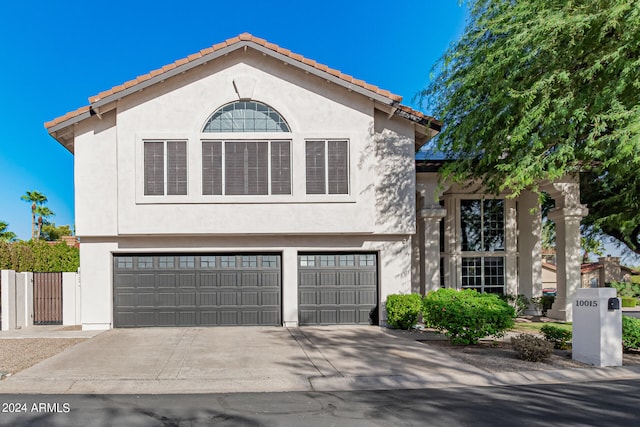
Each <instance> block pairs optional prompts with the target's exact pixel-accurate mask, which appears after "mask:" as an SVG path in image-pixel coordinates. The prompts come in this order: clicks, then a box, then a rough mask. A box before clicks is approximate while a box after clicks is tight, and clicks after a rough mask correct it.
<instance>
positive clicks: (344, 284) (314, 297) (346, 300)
mask: <svg viewBox="0 0 640 427" xmlns="http://www.w3.org/2000/svg"><path fill="white" fill-rule="evenodd" d="M298 292H299V304H300V306H299V323H300V324H301V325H335V324H369V323H374V324H377V320H375V319H377V313H375V310H377V304H378V296H377V295H378V268H377V257H376V254H371V253H349V254H343V253H340V254H326V253H325V254H300V255H298Z"/></svg>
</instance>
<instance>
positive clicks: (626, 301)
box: [620, 297, 638, 307]
mask: <svg viewBox="0 0 640 427" xmlns="http://www.w3.org/2000/svg"><path fill="white" fill-rule="evenodd" d="M620 299H621V300H622V306H623V307H635V306H636V304H637V302H638V300H637V299H636V297H620Z"/></svg>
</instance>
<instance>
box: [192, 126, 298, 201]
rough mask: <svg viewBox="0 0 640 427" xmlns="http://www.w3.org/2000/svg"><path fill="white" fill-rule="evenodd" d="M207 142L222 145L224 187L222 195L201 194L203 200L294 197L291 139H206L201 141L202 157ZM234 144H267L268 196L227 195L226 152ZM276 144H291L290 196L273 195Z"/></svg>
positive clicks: (290, 147) (201, 173)
mask: <svg viewBox="0 0 640 427" xmlns="http://www.w3.org/2000/svg"><path fill="white" fill-rule="evenodd" d="M207 142H216V143H220V144H221V169H222V176H221V183H222V184H221V185H222V193H221V194H201V196H202V197H203V198H211V197H221V196H224V197H265V196H270V197H280V196H282V197H291V196H292V195H293V165H292V163H293V141H292V139H291V138H259V139H253V138H251V139H250V138H242V139H223V138H205V139H201V140H200V153H201V154H200V156H201V158H202V157H203V156H202V147H203V144H204V143H207ZM234 142H249V143H252V142H255V143H264V144H267V193H266V194H227V192H226V190H227V188H226V186H227V176H226V161H227V156H226V150H227V143H234ZM274 142H287V143H288V144H289V193H288V194H286V193H285V194H272V191H273V190H272V185H271V184H272V178H273V176H272V165H271V155H272V147H273V143H274ZM203 168H204V163H203V161H201V164H200V177H201V179H202V175H203ZM202 193H204V188H203V189H202Z"/></svg>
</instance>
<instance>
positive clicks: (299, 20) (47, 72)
mask: <svg viewBox="0 0 640 427" xmlns="http://www.w3.org/2000/svg"><path fill="white" fill-rule="evenodd" d="M0 12H1V14H2V16H4V17H5V19H4V20H3V21H4V22H3V24H2V26H0V53H1V54H2V58H3V64H4V65H3V66H2V67H1V68H0V80H1V81H2V85H3V88H2V97H1V98H2V101H3V102H2V103H1V104H0V108H1V109H2V114H0V124H1V126H0V127H1V128H2V130H3V138H2V140H1V142H0V144H1V147H2V150H1V152H0V183H1V185H0V220H3V221H5V222H8V223H9V229H10V230H11V231H13V232H15V233H16V234H17V235H18V237H19V238H20V239H25V240H28V239H29V238H30V234H31V210H30V206H29V204H28V203H25V202H24V201H21V200H20V196H21V195H23V194H24V193H25V191H27V190H37V191H39V192H41V193H44V194H45V195H46V196H47V197H48V199H49V202H48V204H47V206H49V208H50V209H51V210H52V211H53V212H55V214H56V216H55V217H53V218H52V221H53V222H55V223H56V224H58V225H62V224H73V221H74V220H73V212H74V205H73V156H72V155H71V153H69V152H68V151H67V150H66V149H64V148H63V147H62V146H61V145H59V144H58V143H57V142H56V141H55V140H54V139H53V138H51V137H50V136H49V135H48V133H47V131H46V130H45V129H44V126H43V123H44V122H45V121H49V120H52V119H54V118H56V117H58V116H62V115H64V114H65V113H67V112H69V111H72V110H75V109H77V108H79V107H81V106H84V105H87V104H88V100H87V98H88V97H89V96H91V95H95V94H97V93H99V92H101V91H103V90H106V89H110V88H111V87H113V86H116V85H119V84H121V83H123V82H125V81H127V80H130V79H132V78H135V77H136V76H138V75H141V74H145V73H147V72H149V71H151V70H153V69H156V68H159V67H161V66H163V65H165V64H168V63H170V62H173V61H175V60H176V59H179V58H183V57H185V56H188V55H190V54H192V53H194V52H197V51H199V50H201V49H203V48H206V47H209V46H211V45H213V44H215V43H219V42H221V41H223V40H225V39H228V38H230V37H234V36H236V35H238V34H240V33H242V32H249V33H251V34H253V35H255V36H258V37H262V38H265V39H267V40H268V41H270V42H273V43H276V44H279V45H280V46H282V47H285V48H287V49H290V50H292V51H293V52H296V53H300V54H302V55H304V56H306V57H308V58H311V59H314V60H316V61H318V62H321V63H324V64H326V65H329V66H330V67H333V68H337V69H339V70H341V71H343V72H345V73H347V74H351V75H353V76H354V77H357V78H359V79H362V80H365V81H366V82H368V83H371V84H375V85H377V86H380V87H381V88H384V89H387V90H390V91H391V92H394V93H397V94H399V95H402V96H403V97H404V103H405V104H408V105H411V106H413V107H418V105H417V104H416V103H414V102H413V101H412V98H413V97H414V95H415V94H416V93H417V92H419V91H420V89H422V88H423V87H424V86H425V85H426V83H427V82H428V79H429V72H430V69H431V67H432V65H433V64H434V63H435V62H436V61H437V59H438V58H439V57H440V55H441V54H442V53H443V52H444V50H445V49H446V48H447V46H448V45H449V44H450V43H451V42H452V41H453V40H455V39H456V38H457V37H458V36H459V35H460V34H461V33H462V30H463V29H464V22H465V16H466V8H465V6H460V5H459V3H458V0H440V1H435V0H433V1H431V0H414V1H412V0H406V1H402V2H392V1H380V0H368V1H334V0H329V1H322V2H312V1H310V2H301V1H264V0H263V1H253V0H245V1H243V2H217V1H189V0H185V1H182V2H157V1H153V2H151V1H140V2H132V1H127V2H125V1H120V0H113V1H109V2H94V3H91V2H86V1H83V2H80V1H75V0H65V1H63V2H53V1H49V0H24V1H22V2H4V3H3V5H2V6H0Z"/></svg>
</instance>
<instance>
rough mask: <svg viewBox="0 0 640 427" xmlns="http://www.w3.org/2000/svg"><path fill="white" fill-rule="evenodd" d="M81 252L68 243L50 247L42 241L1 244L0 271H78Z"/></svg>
mask: <svg viewBox="0 0 640 427" xmlns="http://www.w3.org/2000/svg"><path fill="white" fill-rule="evenodd" d="M79 266H80V252H79V250H78V248H74V247H70V246H67V245H66V243H58V244H55V245H50V244H49V243H48V242H45V241H42V240H36V241H28V242H13V243H3V242H0V269H2V270H15V271H38V272H43V273H50V272H60V271H78V267H79Z"/></svg>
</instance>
